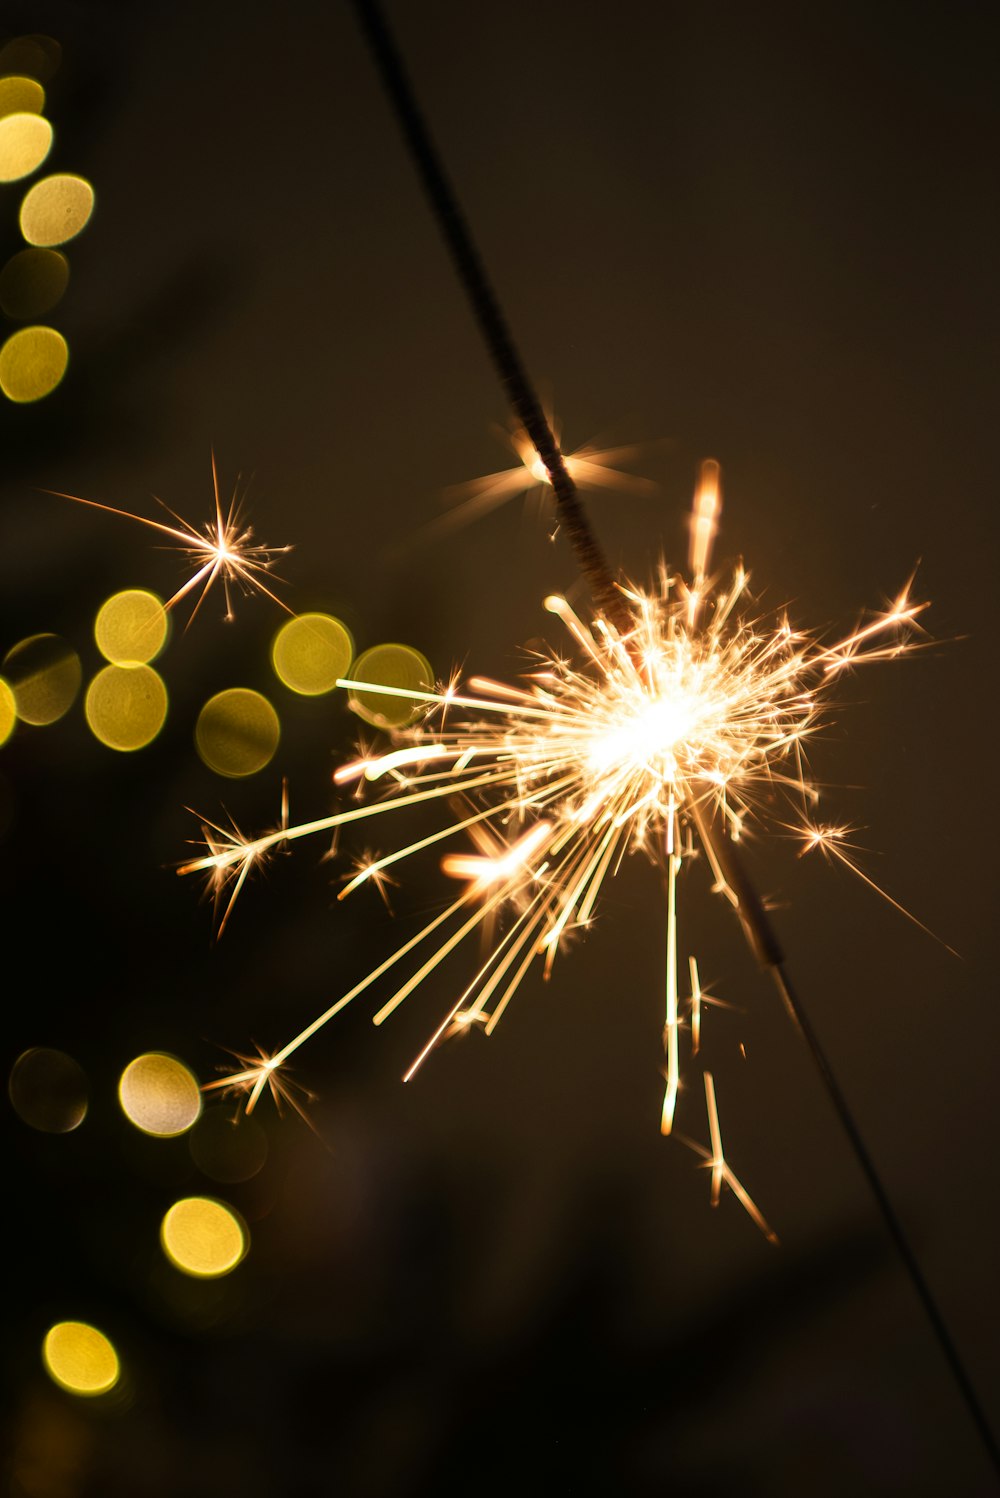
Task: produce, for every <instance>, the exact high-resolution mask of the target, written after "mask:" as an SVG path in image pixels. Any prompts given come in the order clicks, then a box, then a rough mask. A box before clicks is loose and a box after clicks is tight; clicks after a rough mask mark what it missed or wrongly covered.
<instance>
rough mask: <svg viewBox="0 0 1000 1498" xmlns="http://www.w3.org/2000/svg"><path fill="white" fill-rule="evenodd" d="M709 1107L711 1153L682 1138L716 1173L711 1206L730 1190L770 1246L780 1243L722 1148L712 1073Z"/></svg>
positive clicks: (708, 1080) (707, 1081) (708, 1079)
mask: <svg viewBox="0 0 1000 1498" xmlns="http://www.w3.org/2000/svg"><path fill="white" fill-rule="evenodd" d="M705 1106H706V1108H707V1110H708V1135H709V1139H710V1140H711V1146H712V1147H711V1149H710V1150H707V1149H706V1148H705V1146H704V1145H702V1144H698V1143H697V1142H696V1141H695V1140H694V1139H685V1138H684V1137H683V1136H682V1135H679V1136H678V1137H679V1138H680V1140H681V1143H682V1144H686V1145H687V1147H688V1149H690V1150H693V1151H694V1153H695V1154H696V1155H700V1156H701V1158H702V1159H703V1160H704V1162H705V1165H706V1167H707V1168H708V1169H709V1170H710V1171H711V1172H712V1190H711V1202H712V1206H713V1207H717V1206H718V1205H719V1202H720V1201H721V1199H722V1188H723V1186H728V1188H729V1190H730V1191H731V1192H732V1193H733V1195H734V1196H735V1197H736V1200H737V1201H738V1202H739V1204H740V1206H741V1207H742V1208H743V1210H744V1211H745V1212H746V1213H747V1215H748V1217H749V1218H750V1219H751V1221H752V1222H754V1223H755V1224H756V1225H757V1227H758V1228H760V1231H761V1232H762V1233H763V1234H764V1237H765V1238H766V1239H767V1241H768V1243H775V1244H776V1243H777V1242H778V1235H777V1233H776V1232H775V1231H774V1229H773V1228H772V1227H771V1226H770V1225H769V1223H768V1221H767V1219H766V1217H765V1216H764V1214H763V1212H762V1211H761V1210H760V1208H759V1207H758V1205H757V1203H756V1202H755V1201H754V1199H753V1197H752V1196H751V1195H750V1193H749V1191H747V1189H746V1187H745V1186H744V1185H743V1183H742V1181H740V1180H739V1178H738V1177H737V1176H736V1175H735V1174H734V1172H733V1170H732V1168H731V1167H730V1165H729V1162H728V1161H727V1159H726V1156H725V1154H724V1152H723V1148H722V1130H721V1129H720V1127H719V1110H718V1107H717V1105H716V1101H715V1081H714V1079H713V1077H712V1073H711V1072H710V1071H707V1072H705Z"/></svg>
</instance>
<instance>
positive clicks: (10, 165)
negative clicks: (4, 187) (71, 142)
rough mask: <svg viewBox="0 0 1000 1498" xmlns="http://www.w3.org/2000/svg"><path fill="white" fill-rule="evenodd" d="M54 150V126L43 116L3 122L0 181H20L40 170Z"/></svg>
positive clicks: (0, 127) (6, 117)
mask: <svg viewBox="0 0 1000 1498" xmlns="http://www.w3.org/2000/svg"><path fill="white" fill-rule="evenodd" d="M51 149H52V126H51V125H50V124H49V122H48V120H47V119H45V118H44V117H43V116H42V115H40V114H27V113H20V114H5V115H4V116H3V118H2V119H0V182H18V181H20V179H21V178H22V177H28V176H30V175H31V173H32V172H34V171H36V170H37V169H38V167H40V166H41V164H42V162H43V161H44V160H45V158H46V156H47V155H48V154H49V152H50V151H51Z"/></svg>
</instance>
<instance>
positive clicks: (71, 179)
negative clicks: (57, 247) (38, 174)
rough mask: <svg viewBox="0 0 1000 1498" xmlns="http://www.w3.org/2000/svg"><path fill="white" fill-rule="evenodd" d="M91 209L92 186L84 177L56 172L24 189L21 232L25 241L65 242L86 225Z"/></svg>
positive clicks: (92, 205)
mask: <svg viewBox="0 0 1000 1498" xmlns="http://www.w3.org/2000/svg"><path fill="white" fill-rule="evenodd" d="M93 211H94V189H93V188H92V187H91V185H90V183H89V182H88V181H87V179H86V178H85V177H77V176H75V175H74V174H73V173H72V172H59V173H57V174H56V175H55V176H52V177H43V178H42V180H41V182H36V183H35V185H34V187H32V188H29V190H28V191H27V192H26V193H25V195H24V202H23V203H22V204H21V218H20V222H21V233H22V234H23V235H24V237H25V239H26V240H27V241H28V243H29V244H40V245H53V244H65V243H66V241H67V239H72V238H73V237H74V236H75V235H77V234H79V233H80V230H81V229H83V228H85V227H86V224H87V221H88V219H89V218H90V215H91V214H92V213H93Z"/></svg>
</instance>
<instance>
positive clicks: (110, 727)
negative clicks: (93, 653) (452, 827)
mask: <svg viewBox="0 0 1000 1498" xmlns="http://www.w3.org/2000/svg"><path fill="white" fill-rule="evenodd" d="M84 712H85V713H86V716H87V722H88V724H89V725H90V731H91V733H92V734H93V735H94V737H95V738H96V739H100V741H101V743H102V744H106V745H107V746H108V748H109V749H117V750H119V751H120V752H121V753H123V754H127V753H131V752H132V751H133V750H135V749H145V747H146V745H147V744H151V743H152V741H153V740H154V739H155V738H156V735H157V734H158V733H159V731H160V729H161V728H162V727H163V725H164V723H165V722H166V718H167V689H166V686H165V685H164V681H163V677H162V676H160V675H159V673H158V672H156V671H154V670H153V668H152V666H105V667H104V669H103V670H101V671H98V673H97V675H96V676H95V677H94V679H93V681H92V682H91V683H90V686H89V687H88V688H87V696H86V699H85V701H84Z"/></svg>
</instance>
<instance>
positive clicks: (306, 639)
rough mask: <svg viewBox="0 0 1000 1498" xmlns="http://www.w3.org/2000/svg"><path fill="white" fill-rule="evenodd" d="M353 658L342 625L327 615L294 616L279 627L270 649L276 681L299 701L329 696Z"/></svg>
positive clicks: (352, 649) (350, 641)
mask: <svg viewBox="0 0 1000 1498" xmlns="http://www.w3.org/2000/svg"><path fill="white" fill-rule="evenodd" d="M353 655H354V641H353V640H352V639H351V635H350V631H349V630H348V629H347V627H346V625H343V624H341V622H340V620H339V619H334V618H333V617H332V616H331V615H330V614H298V615H296V617H295V618H294V619H289V621H288V623H287V624H283V625H282V626H281V628H280V629H279V630H278V633H277V634H276V635H275V637H274V644H273V645H272V646H271V664H272V665H273V666H274V670H275V674H276V676H277V677H278V679H279V680H280V681H282V682H284V684H285V686H286V687H289V688H290V689H291V690H292V691H293V692H298V693H299V694H300V695H301V696H303V697H318V696H320V695H321V693H323V692H330V691H332V690H333V688H334V687H335V686H336V685H337V678H338V677H340V676H343V675H344V673H345V672H346V670H347V668H348V666H349V665H350V664H351V660H352V658H353Z"/></svg>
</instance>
